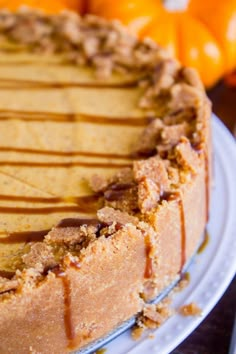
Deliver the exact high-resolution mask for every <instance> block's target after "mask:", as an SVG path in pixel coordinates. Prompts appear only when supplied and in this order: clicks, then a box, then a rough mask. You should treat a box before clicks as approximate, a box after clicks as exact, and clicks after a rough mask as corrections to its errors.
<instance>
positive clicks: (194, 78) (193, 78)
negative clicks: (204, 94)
mask: <svg viewBox="0 0 236 354" xmlns="http://www.w3.org/2000/svg"><path fill="white" fill-rule="evenodd" d="M181 74H182V75H183V77H184V79H185V81H187V83H188V84H189V85H191V86H193V87H196V88H198V89H200V90H204V86H203V83H202V81H201V79H200V76H199V74H198V72H197V71H196V70H195V69H193V68H183V69H182V70H181Z"/></svg>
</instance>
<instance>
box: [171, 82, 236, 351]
mask: <svg viewBox="0 0 236 354" xmlns="http://www.w3.org/2000/svg"><path fill="white" fill-rule="evenodd" d="M208 96H209V97H210V99H211V101H212V103H213V111H214V113H215V114H216V115H217V116H218V117H219V118H220V119H221V120H222V121H223V122H224V124H225V125H226V126H227V127H228V129H229V130H230V131H231V132H232V133H233V132H234V134H235V135H236V87H235V88H230V87H227V86H226V85H225V84H224V82H220V83H219V84H218V85H217V86H215V87H214V88H213V89H212V90H210V91H209V92H208ZM234 171H236V166H234ZM232 172H233V168H232ZM235 180H236V176H235ZM235 236H236V235H235ZM235 313H236V278H235V279H234V280H233V281H232V283H231V284H230V286H229V288H228V289H227V290H226V292H225V294H224V295H223V297H222V298H221V300H220V301H219V302H218V304H217V305H216V306H215V308H214V309H213V310H212V312H211V313H210V314H209V315H208V316H207V317H206V319H205V320H204V321H203V322H202V323H201V325H200V326H199V327H198V328H197V329H196V330H195V331H194V332H193V333H192V334H191V335H190V336H189V337H188V338H187V339H186V340H185V341H184V342H183V343H182V344H180V345H179V346H178V347H177V348H176V349H175V350H174V351H173V352H172V353H171V354H228V351H229V345H230V339H231V333H232V329H233V322H234V317H235Z"/></svg>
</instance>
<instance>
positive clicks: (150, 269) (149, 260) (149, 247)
mask: <svg viewBox="0 0 236 354" xmlns="http://www.w3.org/2000/svg"><path fill="white" fill-rule="evenodd" d="M145 246H146V266H145V271H144V278H147V279H150V278H151V277H152V276H153V263H152V258H151V252H152V245H151V242H150V238H149V236H148V235H147V236H146V237H145Z"/></svg>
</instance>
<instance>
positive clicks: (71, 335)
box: [52, 267, 76, 348]
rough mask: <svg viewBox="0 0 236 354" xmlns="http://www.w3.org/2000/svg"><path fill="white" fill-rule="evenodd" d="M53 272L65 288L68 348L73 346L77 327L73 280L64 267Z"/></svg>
mask: <svg viewBox="0 0 236 354" xmlns="http://www.w3.org/2000/svg"><path fill="white" fill-rule="evenodd" d="M52 272H53V273H54V274H55V275H56V277H57V278H60V279H61V281H62V284H63V289H64V325H65V332H66V337H67V340H68V348H70V347H72V344H73V340H74V339H75V336H76V334H75V329H74V326H73V322H72V311H71V282H70V279H69V276H68V275H67V274H66V271H64V270H63V269H60V268H59V267H58V268H55V269H53V270H52Z"/></svg>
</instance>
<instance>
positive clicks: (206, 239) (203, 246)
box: [197, 230, 210, 254]
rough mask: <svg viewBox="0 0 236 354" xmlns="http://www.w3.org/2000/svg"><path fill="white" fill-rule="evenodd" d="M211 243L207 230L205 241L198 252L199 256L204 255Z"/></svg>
mask: <svg viewBox="0 0 236 354" xmlns="http://www.w3.org/2000/svg"><path fill="white" fill-rule="evenodd" d="M209 241H210V236H209V233H208V232H207V230H205V233H204V239H203V241H202V243H201V245H200V247H199V249H198V251H197V253H198V254H200V253H202V252H203V251H205V249H206V247H207V245H208V243H209Z"/></svg>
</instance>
